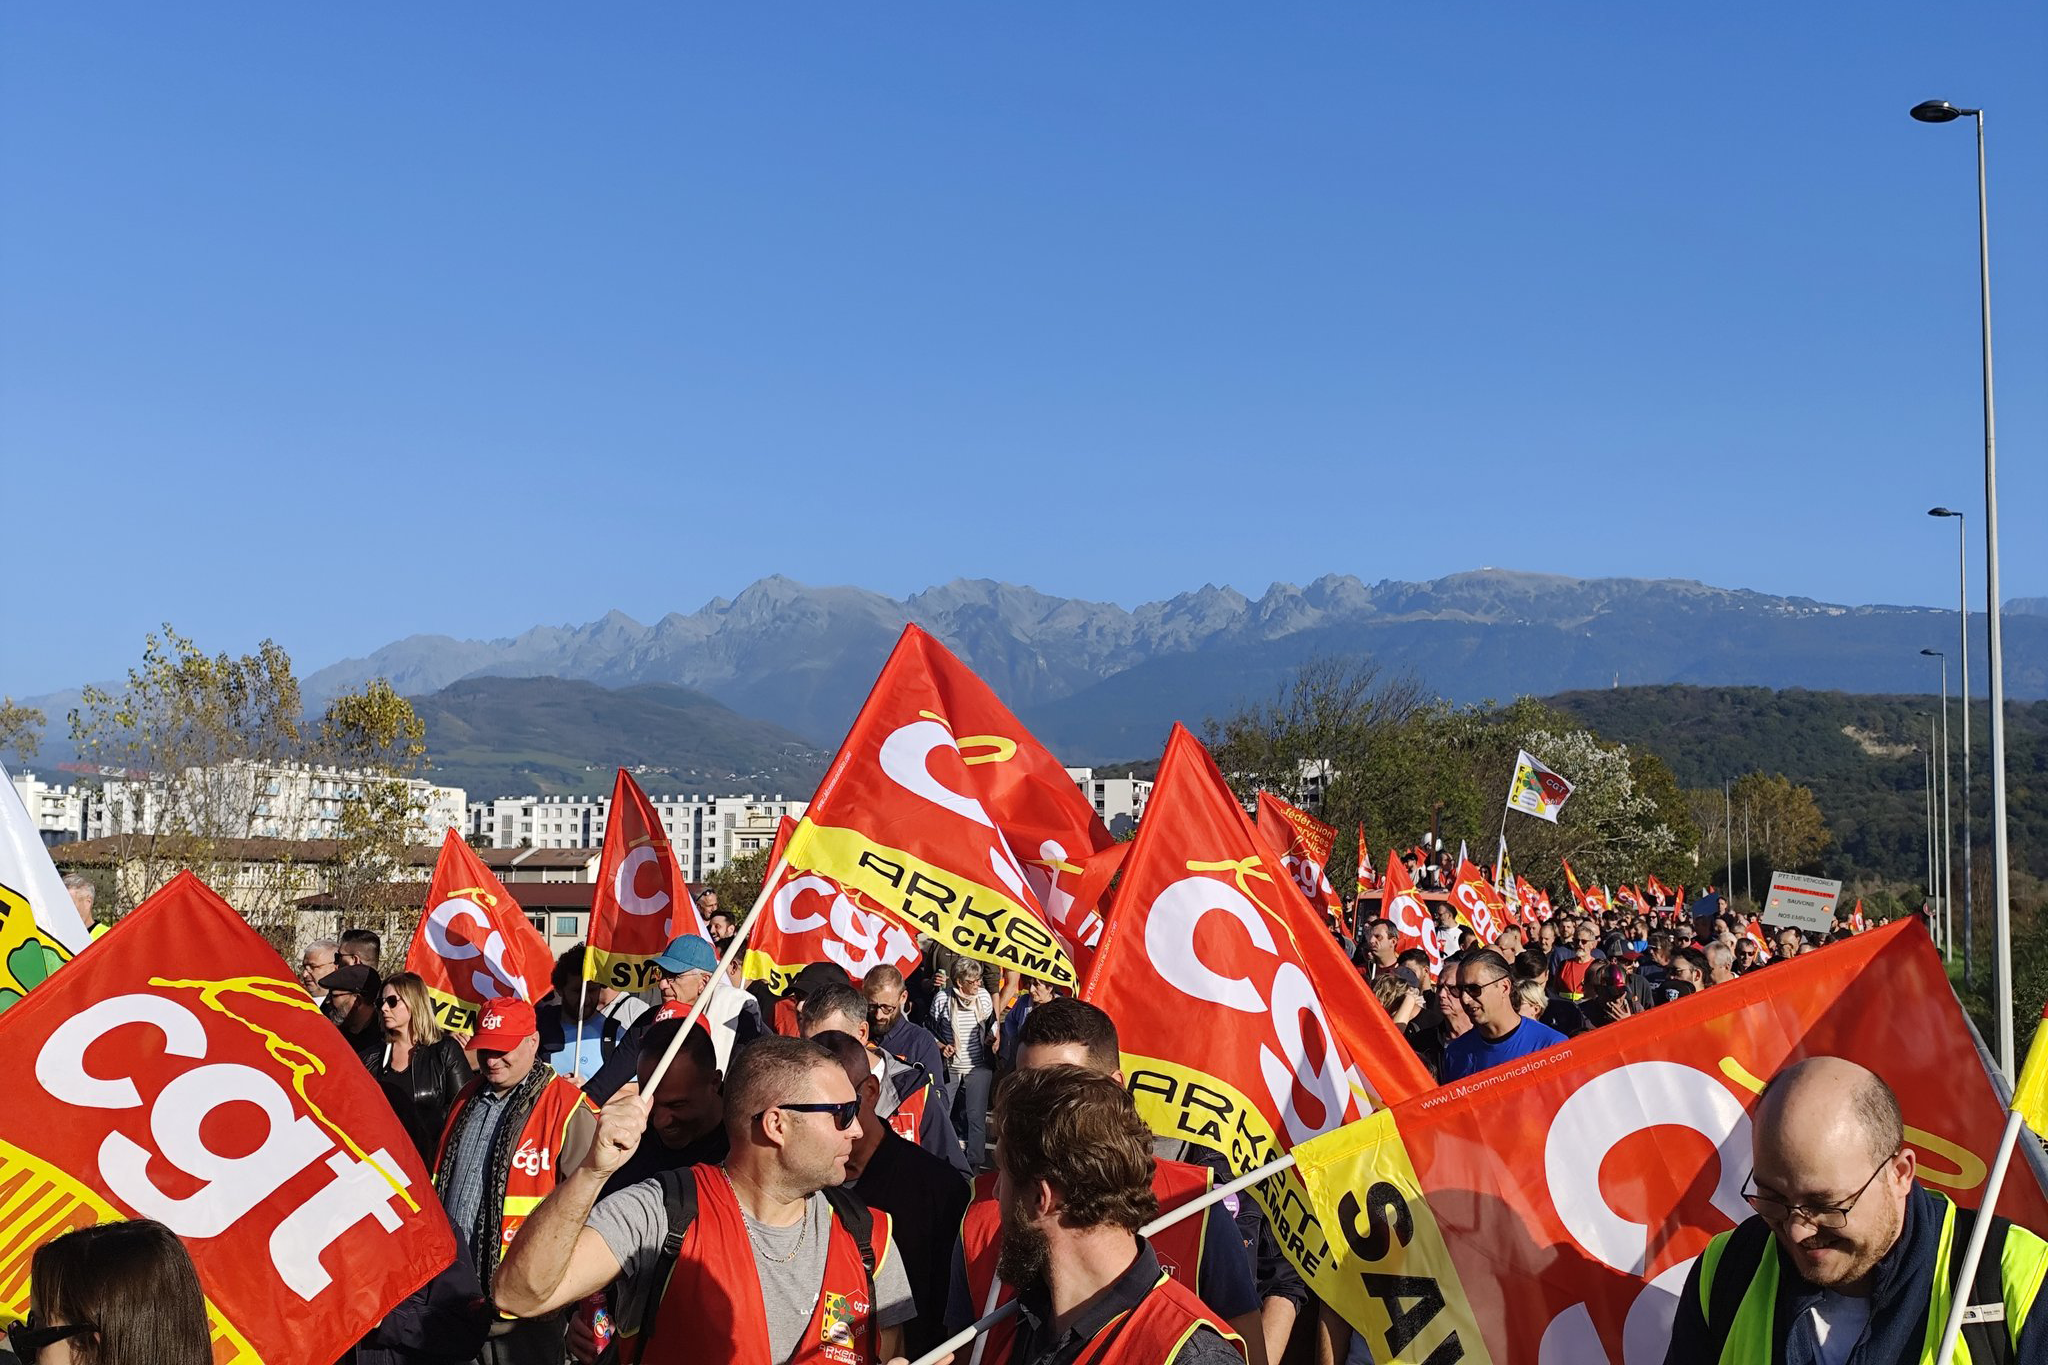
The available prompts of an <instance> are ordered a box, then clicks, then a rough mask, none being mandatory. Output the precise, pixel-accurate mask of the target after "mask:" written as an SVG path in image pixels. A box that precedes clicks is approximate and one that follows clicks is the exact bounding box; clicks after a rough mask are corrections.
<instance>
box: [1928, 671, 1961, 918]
mask: <svg viewBox="0 0 2048 1365" xmlns="http://www.w3.org/2000/svg"><path fill="white" fill-rule="evenodd" d="M1920 652H1921V653H1922V654H1925V655H1926V656H1927V657H1928V658H1930V659H1939V660H1941V784H1940V785H1941V922H1942V924H1943V925H1944V926H1945V927H1944V933H1945V934H1946V935H1947V937H1948V938H1949V940H1950V941H1951V942H1953V941H1954V939H1955V909H1956V906H1955V870H1956V868H1955V848H1954V846H1953V845H1952V844H1951V842H1950V840H1949V831H1950V830H1952V829H1954V828H1955V824H1954V822H1953V820H1952V819H1951V818H1950V816H1949V810H1948V798H1949V791H1950V784H1951V783H1952V782H1953V781H1954V774H1952V773H1951V772H1950V771H1949V765H1948V655H1946V654H1944V653H1942V652H1941V651H1940V650H1938V649H1923V650H1921V651H1920Z"/></svg>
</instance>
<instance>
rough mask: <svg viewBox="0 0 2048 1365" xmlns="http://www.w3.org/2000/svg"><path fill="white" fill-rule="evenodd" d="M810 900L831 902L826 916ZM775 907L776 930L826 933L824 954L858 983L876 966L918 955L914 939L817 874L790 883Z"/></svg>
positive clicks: (779, 890)
mask: <svg viewBox="0 0 2048 1365" xmlns="http://www.w3.org/2000/svg"><path fill="white" fill-rule="evenodd" d="M809 896H816V897H821V898H823V899H824V900H825V902H826V908H825V913H824V914H819V913H817V912H816V911H815V910H811V909H808V908H806V906H805V905H804V904H803V902H804V900H805V898H806V897H809ZM771 908H772V909H773V911H774V914H775V927H776V928H778V929H780V930H781V931H782V932H783V933H785V934H791V935H795V934H818V935H820V936H821V937H822V939H823V942H822V943H821V944H820V951H822V952H823V953H824V955H825V956H826V957H827V958H828V959H830V960H831V961H833V962H835V963H837V964H838V965H839V966H840V967H843V968H844V969H845V970H846V971H847V973H848V974H849V975H851V976H853V977H854V978H855V979H859V978H861V977H864V976H866V975H867V974H868V973H869V972H871V971H873V970H874V969H875V968H876V967H881V966H886V965H889V964H892V963H898V962H907V961H909V960H911V959H913V958H915V957H916V956H917V945H916V943H915V942H914V941H912V939H911V937H910V935H908V934H906V933H904V932H903V930H901V929H900V928H898V927H897V926H896V925H894V924H892V923H890V922H889V921H888V920H886V919H884V918H883V917H882V916H880V915H875V914H870V913H869V912H867V911H865V910H862V909H861V908H860V907H859V906H857V905H855V904H854V903H853V902H852V901H851V900H849V899H848V898H847V896H846V894H845V893H844V892H842V891H841V890H840V889H839V888H838V887H837V886H835V885H833V884H832V883H831V882H830V881H828V880H826V879H825V878H823V877H820V876H817V875H816V874H814V873H805V874H804V875H803V876H800V877H792V878H791V879H790V880H788V881H786V882H784V883H783V884H782V885H781V886H780V887H778V888H777V889H776V892H775V896H774V900H773V902H772V905H771Z"/></svg>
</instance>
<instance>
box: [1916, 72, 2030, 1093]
mask: <svg viewBox="0 0 2048 1365" xmlns="http://www.w3.org/2000/svg"><path fill="white" fill-rule="evenodd" d="M1911 113H1912V115H1913V117H1914V118H1916V119H1918V120H1919V121H1920V122H1922V123H1951V122H1953V121H1954V120H1956V119H1959V118H1962V117H1964V116H1965V115H1968V116H1969V117H1971V118H1974V119H1976V120H1977V312H1978V318H1979V321H1980V324H1981V330H1982V338H1981V342H1980V345H1981V347H1982V354H1983V367H1984V601H1985V611H1984V615H1985V623H1986V627H1987V634H1988V636H1989V640H1990V647H1991V909H1992V914H1993V916H1994V924H1995V926H1996V928H1995V931H1994V933H1995V939H1996V941H1995V942H1994V943H1993V945H1992V958H1993V961H1994V962H1995V963H1996V976H1995V978H1994V979H1995V980H1996V982H1997V984H1998V1064H1999V1066H2000V1067H2001V1068H2003V1069H2004V1071H2005V1079H2006V1081H2007V1082H2008V1083H2010V1082H2011V1081H2012V1079H2013V1076H2014V1075H2015V1072H2014V1070H2013V1027H2012V863H2011V858H2010V854H2009V851H2008V849H2007V847H2006V837H2005V653H2004V641H2003V640H2001V639H2000V637H1999V629H1998V420H1997V416H1996V412H1997V409H1996V407H1995V406H1994V405H1993V403H1992V399H1991V226H1990V207H1989V196H1988V195H1987V193H1986V189H1985V182H1986V176H1985V172H1984V111H1983V110H1982V109H1958V108H1956V107H1955V106H1954V105H1952V104H1950V103H1949V102H1948V101H1947V100H1927V101H1925V102H1924V103H1921V104H1916V105H1914V106H1913V108H1912V110H1911Z"/></svg>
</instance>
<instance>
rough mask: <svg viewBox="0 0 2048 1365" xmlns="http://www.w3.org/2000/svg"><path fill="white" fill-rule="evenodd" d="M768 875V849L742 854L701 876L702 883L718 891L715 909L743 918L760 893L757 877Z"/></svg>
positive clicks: (759, 878)
mask: <svg viewBox="0 0 2048 1365" xmlns="http://www.w3.org/2000/svg"><path fill="white" fill-rule="evenodd" d="M767 875H768V850H767V849H765V848H763V849H756V850H755V851H754V852H752V853H742V854H740V856H739V857H737V858H734V859H733V860H732V861H731V862H729V863H727V864H726V865H725V866H724V867H721V868H719V869H718V870H717V871H716V872H714V873H712V874H711V875H710V876H709V877H706V878H705V879H704V885H705V886H707V887H709V888H710V889H711V890H713V891H716V892H717V893H718V904H719V908H720V909H723V910H730V911H731V912H732V913H733V914H735V915H739V916H742V917H744V916H745V915H746V913H747V911H748V910H750V909H752V908H753V905H754V899H755V897H757V896H759V895H760V894H761V880H762V878H764V877H766V876H767Z"/></svg>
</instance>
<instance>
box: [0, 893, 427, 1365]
mask: <svg viewBox="0 0 2048 1365" xmlns="http://www.w3.org/2000/svg"><path fill="white" fill-rule="evenodd" d="M0 1056H5V1057H7V1058H9V1059H10V1060H11V1061H12V1062H13V1063H14V1065H13V1069H12V1073H11V1078H10V1081H9V1086H8V1093H7V1102H6V1103H5V1104H0V1320H6V1319H10V1318H12V1319H19V1318H21V1317H23V1316H24V1315H25V1314H26V1313H27V1311H28V1295H29V1283H28V1278H29V1262H30V1257H31V1256H32V1255H33V1253H34V1251H35V1249H36V1248H37V1247H38V1246H41V1245H42V1244H43V1243H45V1242H47V1241H49V1240H50V1239H52V1238H54V1237H57V1236H59V1235H61V1234H63V1233H65V1232H69V1231H71V1230H72V1229H74V1228H80V1227H87V1226H91V1225H93V1224H97V1223H110V1222H118V1221H122V1220H125V1219H131V1218H153V1219H156V1220H157V1221H159V1222H162V1223H164V1224H165V1225H167V1226H168V1227H169V1228H170V1229H171V1231H173V1232H175V1233H177V1234H178V1237H179V1239H180V1240H181V1241H183V1242H184V1244H185V1247H186V1249H187V1250H188V1251H190V1252H191V1253H192V1261H193V1264H194V1265H195V1266H196V1267H197V1268H198V1271H199V1284H200V1288H201V1289H203V1290H204V1291H205V1293H206V1298H207V1316H208V1319H209V1321H210V1324H211V1327H212V1336H213V1353H214V1359H215V1360H216V1361H218V1362H220V1365H259V1362H262V1361H317V1360H337V1359H340V1358H341V1356H342V1355H343V1354H344V1353H346V1352H347V1350H348V1348H349V1347H350V1346H351V1345H353V1344H354V1343H355V1342H356V1341H357V1340H358V1339H359V1338H360V1337H362V1336H363V1334H364V1333H366V1332H367V1331H369V1330H370V1328H372V1327H374V1326H375V1325H376V1324H377V1323H378V1322H379V1321H380V1320H381V1319H382V1318H383V1317H384V1315H385V1314H386V1313H387V1312H389V1311H390V1309H391V1308H392V1307H393V1306H395V1305H396V1304H397V1303H398V1302H399V1301H400V1300H401V1299H403V1298H405V1297H406V1296H407V1295H408V1294H410V1293H412V1291H413V1290H415V1289H417V1288H418V1287H419V1286H420V1285H422V1284H424V1283H425V1282H426V1281H427V1279H428V1278H429V1277H430V1276H432V1275H434V1274H435V1273H437V1272H438V1271H440V1270H441V1269H442V1268H443V1267H444V1266H446V1265H447V1264H448V1262H449V1261H450V1260H451V1259H452V1258H453V1256H454V1254H455V1243H454V1238H453V1236H452V1235H451V1234H450V1231H449V1228H448V1219H447V1217H446V1215H444V1214H443V1213H442V1212H441V1206H440V1204H439V1203H438V1202H437V1201H436V1200H435V1198H434V1194H433V1187H432V1184H431V1181H430V1177H429V1176H428V1173H427V1171H426V1169H425V1167H424V1166H422V1165H421V1163H420V1159H419V1156H418V1154H417V1153H416V1152H415V1151H414V1149H413V1145H412V1141H411V1139H409V1138H408V1137H407V1136H406V1134H405V1129H404V1128H403V1127H401V1126H400V1124H399V1122H398V1119H397V1118H396V1116H394V1115H393V1114H392V1112H391V1106H390V1104H389V1103H388V1102H387V1101H386V1100H385V1098H384V1095H383V1093H382V1092H381V1091H380V1090H379V1089H378V1086H377V1082H376V1081H375V1080H374V1079H373V1078H372V1077H371V1076H370V1073H369V1072H368V1071H366V1070H364V1068H363V1064H362V1063H361V1062H360V1061H359V1060H357V1058H356V1056H355V1054H354V1053H352V1052H351V1051H350V1050H349V1048H348V1045H347V1043H346V1042H345V1041H344V1040H343V1038H342V1036H341V1034H340V1033H339V1032H337V1031H336V1030H335V1027H334V1025H333V1024H331V1023H329V1022H328V1021H327V1020H326V1019H324V1018H322V1017H321V1014H320V1011H319V1008H318V1007H317V1006H315V1005H314V1004H313V1002H312V1001H311V1000H309V999H307V997H306V993H305V991H304V990H303V989H302V988H301V987H300V985H299V983H298V981H297V980H296V979H295V978H294V977H293V975H292V969H291V968H290V967H288V966H286V965H285V964H284V962H283V961H282V960H281V959H280V958H279V957H278V955H277V952H276V950H275V949H273V948H271V947H270V945H269V944H267V943H265V942H264V941H263V940H262V939H261V938H259V937H258V936H257V935H256V933H255V931H253V930H252V929H250V928H249V926H248V925H247V924H245V923H243V922H242V918H241V916H239V915H237V914H236V913H235V912H234V911H233V910H231V909H229V908H228V906H227V904H226V903H225V902H224V901H222V900H221V898H220V897H218V896H216V895H215V894H214V893H213V892H212V891H210V890H208V889H207V888H206V886H205V884H204V883H202V882H201V881H200V880H199V879H198V878H197V877H195V876H193V875H192V874H191V873H190V872H181V873H179V874H178V875H177V876H176V877H175V878H173V879H172V880H171V882H170V884H169V885H168V886H166V887H164V889H163V890H161V891H159V892H158V893H157V894H156V895H154V896H151V897H150V898H149V899H148V900H147V901H145V902H143V904H142V905H140V906H138V907H137V908H136V909H135V910H134V911H133V912H132V913H130V914H128V915H127V916H125V917H124V918H123V919H122V921H121V922H120V923H119V924H118V925H116V926H115V927H114V928H113V929H112V930H110V931H109V932H108V933H107V934H105V935H104V936H103V937H102V938H101V939H100V940H99V942H98V943H96V944H95V945H94V947H93V949H92V951H91V952H89V953H86V954H84V955H82V956H81V957H79V958H78V960H77V961H75V962H73V963H72V964H70V965H69V966H67V967H66V968H65V969H64V970H63V971H61V972H59V973H58V974H57V975H55V976H53V977H51V978H50V979H49V980H48V981H46V982H44V983H43V984H42V985H40V986H38V987H37V988H36V989H35V990H34V991H32V992H31V993H30V994H29V996H28V998H27V999H25V1000H23V1001H22V1002H21V1003H19V1004H17V1005H16V1006H15V1007H14V1008H13V1009H10V1010H9V1011H8V1012H7V1014H6V1015H5V1017H4V1018H0Z"/></svg>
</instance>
